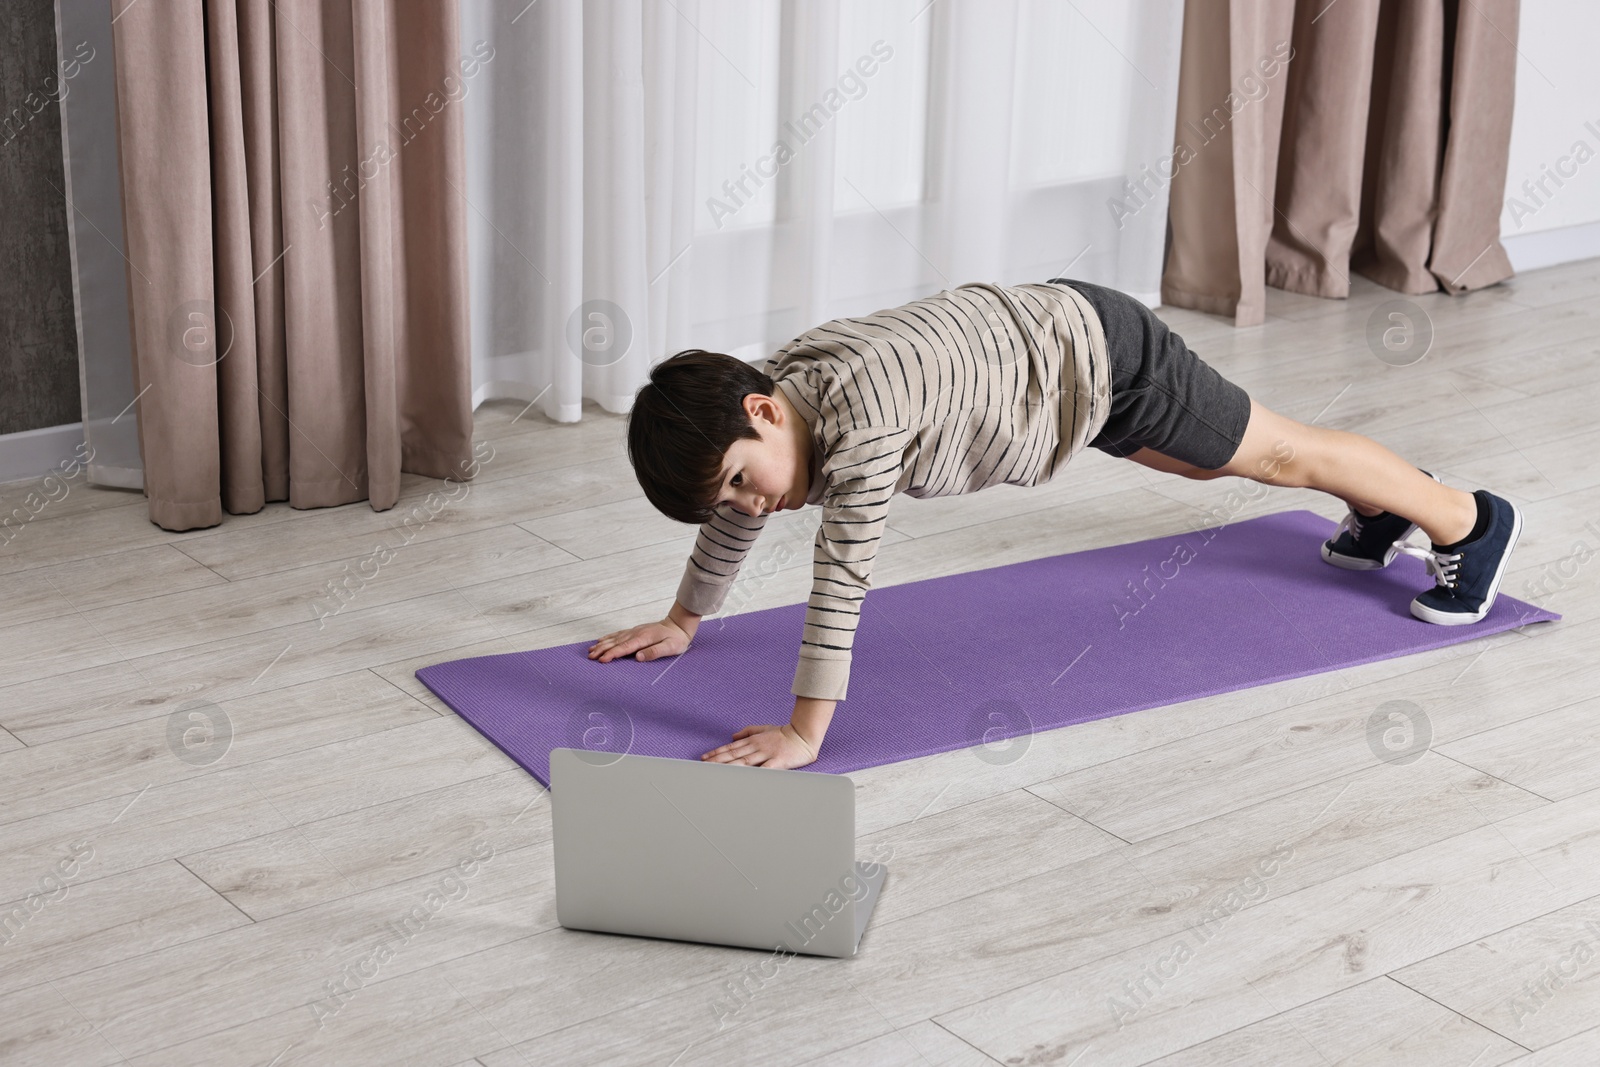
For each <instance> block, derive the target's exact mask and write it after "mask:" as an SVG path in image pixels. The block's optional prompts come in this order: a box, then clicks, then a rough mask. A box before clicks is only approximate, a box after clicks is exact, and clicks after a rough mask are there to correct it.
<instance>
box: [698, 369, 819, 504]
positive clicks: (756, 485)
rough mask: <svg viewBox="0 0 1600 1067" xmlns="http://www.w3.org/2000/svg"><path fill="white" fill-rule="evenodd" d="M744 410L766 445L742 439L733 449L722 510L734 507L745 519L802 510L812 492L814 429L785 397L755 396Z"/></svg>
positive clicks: (724, 463) (726, 471)
mask: <svg viewBox="0 0 1600 1067" xmlns="http://www.w3.org/2000/svg"><path fill="white" fill-rule="evenodd" d="M744 410H745V414H747V415H749V416H750V424H751V425H752V426H754V427H755V430H756V432H757V433H759V434H760V435H761V439H760V440H759V441H756V440H750V439H747V438H741V439H740V440H737V441H735V442H734V443H733V444H732V445H730V446H728V451H727V453H726V454H725V455H724V456H723V461H722V489H721V494H720V495H719V496H718V497H717V504H719V505H720V504H732V505H733V506H734V507H735V508H737V509H738V510H739V511H742V512H743V513H744V514H746V515H762V514H767V515H770V514H772V513H773V512H775V511H778V510H780V509H781V510H783V511H789V510H791V509H793V508H798V507H801V506H802V505H804V504H805V501H806V495H807V494H808V493H809V492H810V489H811V455H812V445H811V430H810V428H809V427H808V426H807V425H806V423H805V420H803V419H802V418H800V416H799V415H798V414H797V413H796V412H795V410H794V408H793V407H792V406H790V404H789V402H788V400H787V399H785V398H784V397H783V395H782V394H781V393H780V394H778V395H777V396H762V395H761V394H759V393H750V394H748V395H747V396H745V398H744Z"/></svg>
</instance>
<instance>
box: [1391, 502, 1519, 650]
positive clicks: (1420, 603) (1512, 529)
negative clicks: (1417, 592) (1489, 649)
mask: <svg viewBox="0 0 1600 1067" xmlns="http://www.w3.org/2000/svg"><path fill="white" fill-rule="evenodd" d="M1472 495H1473V496H1475V497H1477V498H1478V500H1479V501H1480V503H1482V504H1486V505H1488V507H1489V525H1488V528H1487V529H1485V530H1484V531H1483V533H1482V535H1481V536H1479V537H1478V538H1477V539H1476V540H1472V541H1467V542H1464V543H1461V544H1458V545H1456V546H1455V547H1453V548H1451V547H1449V546H1446V547H1445V548H1438V547H1434V548H1432V549H1431V550H1426V551H1425V550H1423V549H1418V548H1412V547H1411V546H1409V545H1407V546H1402V549H1401V550H1402V551H1409V552H1410V553H1411V554H1414V555H1418V556H1421V557H1422V559H1423V562H1424V563H1426V564H1427V566H1428V573H1429V574H1432V575H1433V576H1434V587H1433V588H1432V589H1429V590H1428V591H1427V592H1426V593H1423V594H1422V595H1421V596H1419V597H1417V598H1416V599H1415V600H1413V601H1412V602H1411V614H1413V615H1415V616H1416V617H1417V618H1419V619H1422V620H1423V621H1424V622H1435V623H1438V624H1439V625H1441V626H1465V625H1467V624H1469V623H1474V622H1477V621H1478V620H1479V619H1481V618H1483V617H1484V616H1485V615H1487V614H1489V609H1490V608H1492V607H1494V598H1495V597H1496V596H1497V595H1498V594H1499V591H1500V578H1501V576H1502V575H1504V574H1505V571H1506V562H1507V561H1508V560H1509V559H1510V558H1511V550H1512V549H1513V548H1515V547H1516V545H1517V538H1518V537H1521V536H1522V512H1520V511H1518V510H1517V506H1516V505H1515V504H1513V503H1511V501H1509V500H1505V499H1503V498H1501V497H1498V496H1495V495H1494V494H1493V493H1491V492H1489V491H1488V490H1486V489H1479V490H1477V491H1475V492H1474V493H1473V494H1472Z"/></svg>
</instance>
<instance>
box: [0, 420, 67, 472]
mask: <svg viewBox="0 0 1600 1067" xmlns="http://www.w3.org/2000/svg"><path fill="white" fill-rule="evenodd" d="M82 444H83V423H81V422H69V423H67V424H65V425H63V426H45V427H43V428H41V429H38V430H23V431H22V432H21V433H8V434H0V483H4V482H20V481H23V480H25V479H29V478H42V477H44V476H45V475H46V474H49V473H50V472H51V471H52V470H54V469H56V468H58V467H59V466H61V465H63V464H65V465H68V466H70V465H71V461H72V460H74V459H77V458H78V457H79V456H81V455H82V453H81V452H79V451H78V448H79V446H80V445H82Z"/></svg>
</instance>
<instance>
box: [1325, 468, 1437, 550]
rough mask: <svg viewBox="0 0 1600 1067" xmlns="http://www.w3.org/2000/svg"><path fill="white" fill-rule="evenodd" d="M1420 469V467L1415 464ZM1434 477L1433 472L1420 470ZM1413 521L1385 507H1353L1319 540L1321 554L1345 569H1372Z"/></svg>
mask: <svg viewBox="0 0 1600 1067" xmlns="http://www.w3.org/2000/svg"><path fill="white" fill-rule="evenodd" d="M1417 469H1418V470H1422V468H1421V467H1418V468H1417ZM1422 473H1423V474H1426V475H1427V476H1428V477H1430V478H1432V479H1433V480H1434V481H1436V482H1437V481H1438V480H1439V476H1438V475H1437V474H1433V473H1432V472H1430V471H1422ZM1416 528H1417V524H1416V523H1414V522H1412V521H1411V520H1410V519H1407V518H1403V517H1401V516H1399V515H1395V514H1392V513H1391V512H1387V511H1380V512H1378V513H1377V514H1376V515H1363V514H1361V512H1359V511H1357V510H1356V509H1355V508H1351V509H1350V510H1349V511H1347V512H1346V513H1345V516H1344V519H1343V520H1342V521H1341V522H1340V523H1339V528H1338V529H1337V530H1335V531H1334V533H1333V536H1332V537H1330V538H1329V539H1328V540H1326V541H1324V542H1322V558H1323V559H1325V560H1327V561H1328V562H1329V563H1331V564H1333V565H1334V566H1335V567H1343V568H1344V569H1345V570H1348V571H1375V570H1381V569H1382V568H1384V567H1387V566H1388V565H1389V564H1390V563H1391V562H1393V560H1394V557H1395V553H1396V552H1398V551H1400V547H1399V545H1398V544H1397V542H1399V541H1404V540H1405V539H1406V538H1408V537H1410V536H1411V532H1412V531H1413V530H1415V529H1416Z"/></svg>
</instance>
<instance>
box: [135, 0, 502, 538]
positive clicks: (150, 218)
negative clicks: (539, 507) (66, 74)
mask: <svg viewBox="0 0 1600 1067" xmlns="http://www.w3.org/2000/svg"><path fill="white" fill-rule="evenodd" d="M112 7H113V15H114V18H115V21H114V24H113V31H114V35H115V36H114V40H115V50H116V87H117V121H118V131H117V140H118V151H119V159H120V165H121V174H122V199H123V218H124V227H125V247H124V251H125V253H126V256H127V259H128V263H129V269H128V272H127V273H128V295H129V300H128V305H129V308H130V315H131V319H132V323H131V325H132V334H133V350H134V354H133V362H134V378H135V382H134V388H135V389H136V390H137V391H138V393H139V399H138V401H137V403H138V414H139V448H140V453H141V456H142V458H143V461H144V478H145V494H146V496H147V497H148V498H149V507H150V518H151V519H152V520H153V521H154V522H156V523H157V524H158V525H160V526H162V527H164V528H166V529H169V530H187V529H192V528H195V527H202V526H211V525H215V524H216V523H218V522H221V521H222V510H223V509H224V508H225V509H226V510H227V511H229V512H231V513H234V514H241V513H247V512H253V511H257V510H259V509H260V508H261V507H262V505H263V504H264V503H265V502H266V501H270V500H287V501H288V502H289V504H290V505H291V506H292V507H297V508H310V507H326V506H330V505H335V504H345V503H349V502H351V501H355V500H363V499H366V500H370V501H371V503H372V507H373V508H374V509H375V510H380V511H381V510H384V509H386V508H389V507H392V506H393V505H394V504H395V502H396V500H397V498H398V496H399V492H400V477H401V472H402V471H406V472H411V473H416V474H422V475H427V476H430V477H435V478H443V477H446V476H452V477H455V478H457V479H464V478H466V477H468V473H469V472H468V471H467V469H466V468H467V467H468V466H469V465H470V463H471V446H472V411H471V378H470V375H471V369H470V363H469V346H468V340H469V339H468V332H467V330H468V327H467V323H468V318H467V276H466V218H465V211H466V210H467V209H466V205H465V204H464V203H463V200H462V196H461V194H460V193H459V192H458V190H459V189H462V188H464V187H465V181H464V178H463V170H464V166H465V156H464V152H463V147H462V146H463V140H462V121H463V120H462V112H461V106H460V104H459V102H458V101H459V98H460V96H461V95H462V90H461V88H460V86H461V81H462V78H463V75H464V69H463V66H462V65H463V63H465V62H467V61H468V60H469V59H470V57H467V59H463V57H462V56H461V53H460V48H459V45H458V37H459V34H458V32H457V25H458V21H457V9H456V3H455V0H429V2H427V3H410V2H403V0H338V2H329V3H322V2H319V0H271V2H269V0H208V2H205V3H201V0H144V2H141V0H132V2H131V3H130V2H129V0H113V3H112ZM469 76H470V75H469Z"/></svg>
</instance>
